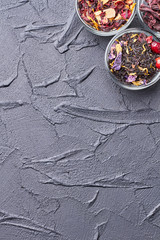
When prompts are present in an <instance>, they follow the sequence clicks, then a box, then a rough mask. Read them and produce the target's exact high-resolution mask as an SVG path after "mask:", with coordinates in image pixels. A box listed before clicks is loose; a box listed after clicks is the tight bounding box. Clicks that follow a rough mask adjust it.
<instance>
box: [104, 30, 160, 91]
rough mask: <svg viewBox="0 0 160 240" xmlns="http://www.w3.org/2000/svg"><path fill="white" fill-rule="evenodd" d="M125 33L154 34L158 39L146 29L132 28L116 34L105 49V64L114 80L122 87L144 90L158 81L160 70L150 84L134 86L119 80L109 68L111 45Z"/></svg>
mask: <svg viewBox="0 0 160 240" xmlns="http://www.w3.org/2000/svg"><path fill="white" fill-rule="evenodd" d="M125 33H145V34H146V35H147V36H153V39H154V40H155V41H157V38H156V37H155V36H154V35H152V34H151V33H150V32H147V31H144V30H143V29H138V28H130V29H127V30H124V31H121V32H120V33H119V34H117V35H116V36H114V37H113V38H112V39H111V41H110V42H109V44H108V46H107V48H106V51H105V66H106V68H107V70H108V72H109V73H110V76H111V77H112V80H113V81H114V82H115V83H116V84H118V85H119V86H120V87H123V88H125V89H128V90H142V89H145V88H148V87H150V86H152V85H153V84H155V83H156V82H158V80H159V79H160V72H158V73H156V74H155V75H154V76H153V78H152V80H151V81H150V82H149V83H148V84H146V85H141V86H134V85H127V84H124V83H122V82H120V80H118V79H117V78H116V76H115V75H114V74H113V73H112V72H111V71H110V68H109V65H108V62H109V58H108V56H109V53H110V49H111V46H112V44H113V43H114V42H115V40H116V39H118V38H119V37H121V36H122V35H123V34H125Z"/></svg>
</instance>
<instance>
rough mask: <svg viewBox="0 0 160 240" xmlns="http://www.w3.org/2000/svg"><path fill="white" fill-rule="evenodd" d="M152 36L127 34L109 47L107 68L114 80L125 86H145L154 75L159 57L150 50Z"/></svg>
mask: <svg viewBox="0 0 160 240" xmlns="http://www.w3.org/2000/svg"><path fill="white" fill-rule="evenodd" d="M152 41H153V37H152V36H149V37H148V36H146V35H145V34H144V33H127V34H124V35H122V36H121V37H120V38H118V39H117V40H116V41H115V42H114V43H113V44H112V46H111V49H110V53H109V56H108V58H109V61H108V64H109V68H110V71H111V72H112V73H113V74H114V75H115V76H116V78H117V79H118V80H119V81H121V82H122V83H124V84H127V85H135V86H140V85H146V84H147V83H149V82H150V81H151V80H152V78H153V76H154V75H155V74H156V72H157V71H158V69H157V68H156V66H157V65H158V63H156V62H157V60H156V58H157V57H158V56H159V55H158V54H157V53H155V52H153V51H152V49H151V44H152Z"/></svg>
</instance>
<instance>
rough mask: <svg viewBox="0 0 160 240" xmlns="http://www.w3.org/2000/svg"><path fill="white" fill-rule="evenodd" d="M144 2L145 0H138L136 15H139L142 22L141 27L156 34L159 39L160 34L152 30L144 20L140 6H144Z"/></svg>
mask: <svg viewBox="0 0 160 240" xmlns="http://www.w3.org/2000/svg"><path fill="white" fill-rule="evenodd" d="M142 1H144V0H137V5H136V13H137V17H138V20H139V21H140V23H141V25H142V26H143V27H144V29H145V30H146V31H149V32H151V33H152V34H154V35H155V36H156V37H157V38H160V32H157V31H155V30H153V29H151V28H150V27H149V26H148V25H147V24H146V23H145V22H144V20H143V18H142V13H141V11H140V9H139V8H140V5H141V4H142Z"/></svg>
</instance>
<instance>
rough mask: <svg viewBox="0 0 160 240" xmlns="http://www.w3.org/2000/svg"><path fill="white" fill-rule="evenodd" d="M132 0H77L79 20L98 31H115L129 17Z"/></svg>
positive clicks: (132, 7) (132, 5)
mask: <svg viewBox="0 0 160 240" xmlns="http://www.w3.org/2000/svg"><path fill="white" fill-rule="evenodd" d="M134 7H135V3H134V1H133V0H78V9H79V13H80V16H81V18H82V19H83V20H84V21H85V22H86V23H87V24H88V25H90V26H92V27H93V28H95V29H96V30H99V31H105V32H108V31H110V30H117V29H119V28H120V27H121V26H122V25H124V24H125V23H126V22H127V21H128V19H129V18H130V17H131V15H132V12H133V10H134Z"/></svg>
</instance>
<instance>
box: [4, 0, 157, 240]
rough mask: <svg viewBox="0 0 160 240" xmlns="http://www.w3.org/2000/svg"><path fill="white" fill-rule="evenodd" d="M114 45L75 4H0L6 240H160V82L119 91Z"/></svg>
mask: <svg viewBox="0 0 160 240" xmlns="http://www.w3.org/2000/svg"><path fill="white" fill-rule="evenodd" d="M133 26H139V23H138V22H137V20H136V19H135V20H134V22H133V24H132V27H133ZM109 40H110V38H102V37H97V36H94V35H92V34H91V33H89V32H88V31H86V30H85V29H84V28H83V26H82V25H81V23H80V21H79V20H78V18H77V16H76V14H75V11H74V0H60V1H58V0H0V59H1V62H0V240H22V239H23V240H159V239H160V162H159V161H160V84H159V83H158V84H157V85H156V86H154V87H152V88H151V89H148V90H145V91H141V92H137V93H136V92H129V91H126V90H123V89H120V88H119V87H118V86H116V85H115V84H114V83H113V82H112V80H111V79H110V77H109V75H108V73H107V72H106V70H105V66H104V51H105V48H106V46H107V43H108V41H109Z"/></svg>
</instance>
